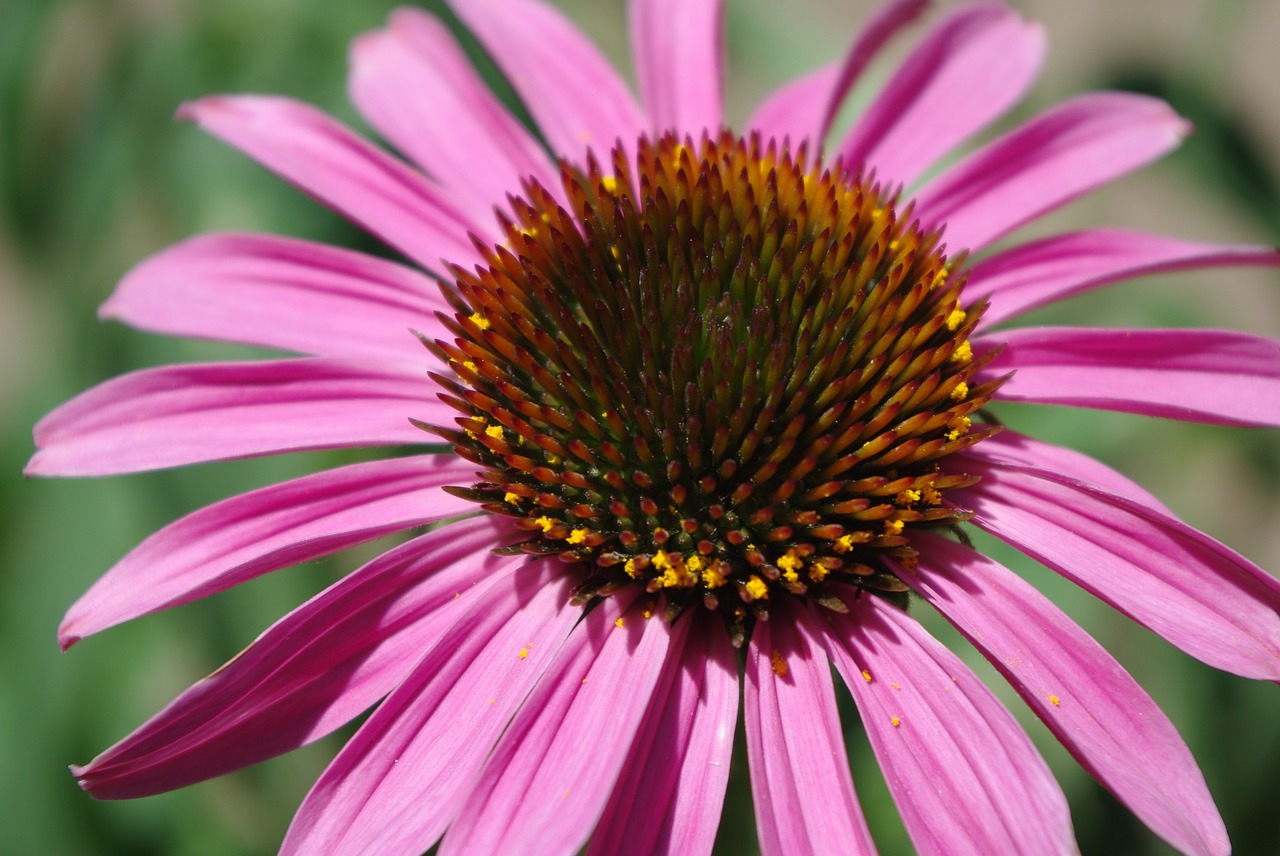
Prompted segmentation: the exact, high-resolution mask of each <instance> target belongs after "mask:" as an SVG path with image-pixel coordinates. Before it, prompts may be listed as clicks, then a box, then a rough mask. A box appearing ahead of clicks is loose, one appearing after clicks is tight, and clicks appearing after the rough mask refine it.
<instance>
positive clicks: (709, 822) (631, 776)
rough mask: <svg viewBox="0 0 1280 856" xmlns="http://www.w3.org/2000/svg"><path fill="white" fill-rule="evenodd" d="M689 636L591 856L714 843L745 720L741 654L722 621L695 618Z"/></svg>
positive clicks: (685, 849) (692, 852)
mask: <svg viewBox="0 0 1280 856" xmlns="http://www.w3.org/2000/svg"><path fill="white" fill-rule="evenodd" d="M688 621H689V620H688V619H686V623H688ZM688 633H689V638H688V640H687V641H686V642H685V647H684V652H683V654H682V656H680V657H672V656H668V657H667V662H666V665H665V666H664V667H663V668H664V674H663V678H662V683H661V684H660V687H659V690H658V691H657V692H655V693H654V697H653V701H652V702H651V704H650V707H649V712H648V713H647V714H646V715H645V719H644V724H643V725H641V727H640V733H639V735H637V737H636V741H635V743H634V744H633V745H632V747H631V754H630V756H629V757H628V758H627V763H626V766H625V767H624V768H623V770H622V775H621V776H619V777H618V783H617V784H616V785H615V786H614V789H613V794H612V795H611V796H610V797H609V804H608V805H607V806H606V807H605V810H604V815H603V816H602V817H601V818H600V823H599V824H597V826H596V831H595V834H594V835H592V837H591V845H590V847H589V849H588V853H589V854H591V856H626V854H635V856H644V854H649V853H680V854H687V856H697V854H700V853H702V854H706V853H710V852H711V848H712V845H713V844H715V839H716V830H717V829H718V828H719V825H720V810H721V807H722V806H723V804H724V792H725V788H726V787H727V786H728V783H729V761H730V759H731V757H732V755H733V732H734V729H735V727H736V726H737V719H738V657H737V654H736V653H735V652H734V650H733V646H732V645H731V644H730V643H729V634H728V633H727V632H725V629H724V624H723V623H722V622H719V621H696V622H693V626H692V627H690V628H689V630H688ZM637 806H643V810H640V811H637Z"/></svg>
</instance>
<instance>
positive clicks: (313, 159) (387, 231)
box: [178, 95, 497, 271]
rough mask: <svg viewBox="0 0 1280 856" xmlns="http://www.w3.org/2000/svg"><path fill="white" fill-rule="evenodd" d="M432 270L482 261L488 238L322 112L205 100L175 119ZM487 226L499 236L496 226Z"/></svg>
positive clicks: (425, 184)
mask: <svg viewBox="0 0 1280 856" xmlns="http://www.w3.org/2000/svg"><path fill="white" fill-rule="evenodd" d="M178 115H179V117H181V118H184V119H191V120H193V121H195V122H196V123H197V124H199V125H200V127H202V128H204V129H205V130H206V131H209V132H210V133H211V134H214V135H215V136H218V137H220V138H222V139H223V140H225V141H226V142H228V143H230V144H231V145H233V146H235V147H236V148H238V149H240V150H241V151H243V152H244V153H245V154H247V155H248V156H249V157H251V158H253V159H254V160H256V161H258V163H260V164H262V165H263V166H265V167H266V168H267V169H269V170H271V171H272V172H274V173H276V174H277V175H279V176H280V177H281V178H284V179H285V180H286V181H289V182H290V183H292V184H294V185H296V186H297V187H299V188H301V189H302V190H304V191H306V192H307V193H309V194H311V195H312V196H314V197H315V198H316V199H319V200H320V201H321V202H323V203H325V204H326V205H328V206H330V207H332V208H333V209H334V210H335V211H337V212H338V213H340V214H342V215H343V216H345V217H347V218H349V219H350V220H351V221H352V222H354V223H358V224H359V225H360V226H362V227H364V228H365V229H367V230H368V231H369V232H370V233H371V234H374V235H376V236H378V237H379V238H381V239H382V240H384V241H386V242H387V243H388V244H390V245H391V246H393V247H395V248H396V249H398V250H400V251H401V252H403V253H404V254H405V255H407V256H408V257H409V258H411V259H413V260H414V261H416V262H418V263H419V264H421V265H422V266H424V267H426V268H429V269H431V270H437V271H444V270H446V268H445V267H444V266H443V265H442V264H441V260H442V259H444V260H446V261H448V262H453V263H456V264H461V265H467V264H470V263H471V262H473V261H476V260H478V259H479V255H478V253H477V252H476V249H475V247H474V246H472V244H471V242H470V241H469V240H468V238H467V233H468V232H474V233H476V234H478V235H481V236H485V235H487V234H489V233H486V232H484V231H482V229H481V228H480V227H479V226H477V225H476V224H474V223H472V222H471V221H469V220H468V219H467V218H466V217H465V216H464V215H463V214H462V212H461V211H460V210H459V209H458V208H457V207H456V205H455V204H454V203H453V202H452V200H451V199H450V197H449V195H448V194H447V193H446V192H445V191H443V190H442V189H441V188H439V187H437V186H436V185H434V184H433V183H432V182H430V181H428V180H427V179H426V178H424V177H423V176H422V175H421V174H419V173H417V172H415V171H414V170H412V169H410V168H409V167H408V166H406V165H405V164H404V163H402V162H401V161H399V160H396V159H395V158H393V157H391V156H390V155H388V154H387V153H386V152H383V151H382V150H381V149H378V148H377V147H375V146H373V145H371V144H370V143H369V142H368V141H366V140H364V139H363V138H361V137H360V136H359V135H357V134H356V133H355V132H353V131H352V130H351V129H350V128H347V127H345V126H344V125H342V124H341V123H339V122H338V121H336V120H335V119H333V118H331V117H329V116H327V115H325V114H324V113H322V112H320V111H319V110H317V109H315V108H314V107H311V106H309V105H306V104H302V103H300V102H298V101H294V100H292V99H290V98H278V97H272V96H264V95H238V96H219V97H214V98H202V99H200V100H199V101H193V102H191V103H188V104H184V105H183V106H182V108H181V109H180V110H179V111H178ZM483 225H485V226H488V227H489V229H490V232H492V234H491V235H489V237H493V236H496V234H497V223H496V222H495V223H493V224H483Z"/></svg>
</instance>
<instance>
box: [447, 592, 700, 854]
mask: <svg viewBox="0 0 1280 856" xmlns="http://www.w3.org/2000/svg"><path fill="white" fill-rule="evenodd" d="M632 601H633V599H632V598H630V597H627V596H626V593H623V594H619V595H614V596H613V597H610V598H607V599H606V600H605V601H604V602H603V603H601V604H600V605H599V606H598V607H596V608H595V609H594V610H592V611H591V612H589V613H587V615H586V616H585V617H584V618H583V619H582V621H581V622H580V623H579V624H578V626H577V627H575V628H574V631H573V633H571V634H570V635H569V638H568V639H567V640H566V641H565V644H564V646H563V647H562V648H561V649H560V651H559V652H558V653H557V654H556V658H555V661H554V662H553V663H552V664H551V666H550V668H548V670H547V673H546V675H545V676H544V677H543V678H542V680H541V681H540V682H539V683H538V686H537V687H536V688H535V689H534V691H533V693H532V694H531V695H530V696H529V699H528V701H526V702H525V703H524V706H523V707H521V708H520V711H519V712H518V713H517V714H516V716H515V719H513V720H512V722H511V726H510V727H509V728H508V729H507V730H506V732H505V733H504V734H503V736H502V739H501V740H500V741H499V743H498V745H497V748H495V749H494V750H493V754H492V755H490V756H489V760H488V762H487V763H486V764H485V767H484V770H483V771H482V772H481V774H480V778H479V780H478V782H477V784H476V787H475V790H474V791H473V792H472V793H471V795H470V797H469V798H468V800H467V803H466V806H465V807H464V808H463V809H462V813H461V814H460V815H459V817H458V819H457V820H456V821H455V822H454V824H453V826H451V827H450V828H449V831H448V832H447V833H446V834H445V837H444V842H443V843H442V844H441V845H440V856H450V854H457V853H463V854H467V856H472V854H476V856H479V854H485V853H494V854H506V853H547V854H552V853H566V854H568V853H576V852H577V851H578V849H579V848H580V847H582V845H583V844H585V843H586V841H587V837H588V836H589V835H590V834H591V830H592V828H593V827H594V826H595V824H596V821H597V820H598V819H599V818H600V815H601V813H602V812H603V811H604V807H605V803H606V802H607V801H608V799H609V792H610V791H611V790H612V789H613V785H614V783H615V782H616V781H617V779H618V776H619V774H620V773H621V772H622V765H623V762H624V761H625V760H626V757H627V753H628V749H629V748H630V747H631V745H632V743H633V742H634V740H635V738H636V734H637V732H638V731H639V728H640V723H641V721H642V719H643V718H644V714H645V711H646V710H647V709H648V707H649V701H650V698H651V697H652V695H653V692H654V689H655V688H656V686H657V683H658V678H659V676H660V675H661V674H662V667H663V663H664V662H665V660H666V657H667V647H668V644H670V645H671V646H672V647H673V656H679V651H680V648H681V647H682V646H683V641H684V640H683V636H684V630H683V629H682V628H685V627H687V623H686V624H681V623H677V624H676V626H675V627H674V628H672V627H669V626H668V625H667V623H666V622H665V621H663V620H662V618H661V617H660V616H653V617H650V618H646V617H645V615H647V614H648V613H649V610H650V607H648V606H646V605H644V603H643V602H639V601H637V602H634V605H631V606H630V608H628V605H629V604H631V603H632ZM619 621H620V622H621V625H619V624H617V623H616V622H619Z"/></svg>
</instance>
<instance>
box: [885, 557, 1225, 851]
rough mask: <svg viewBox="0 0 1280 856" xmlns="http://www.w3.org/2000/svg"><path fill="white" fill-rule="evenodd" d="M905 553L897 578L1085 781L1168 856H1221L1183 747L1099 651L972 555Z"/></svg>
mask: <svg viewBox="0 0 1280 856" xmlns="http://www.w3.org/2000/svg"><path fill="white" fill-rule="evenodd" d="M912 543H913V545H914V546H917V547H918V548H919V549H920V553H921V556H920V562H919V566H918V567H917V568H915V569H914V570H913V571H900V572H899V573H898V576H900V577H901V578H902V579H903V581H904V582H906V583H908V584H909V585H911V587H912V588H914V589H915V590H916V591H917V592H919V593H920V594H921V595H922V596H923V597H924V598H925V599H926V600H928V601H929V603H931V604H932V605H933V606H934V607H936V608H937V609H938V611H939V612H941V613H942V615H943V616H944V617H945V618H946V619H947V620H948V621H950V622H951V623H952V624H954V625H955V626H956V628H957V629H958V630H959V631H960V632H961V633H963V634H964V635H965V638H967V639H968V640H969V641H970V642H972V643H973V644H974V645H975V646H976V647H977V648H978V650H979V651H981V652H982V653H983V655H984V656H985V657H986V658H987V659H988V660H990V661H991V663H992V665H994V666H995V667H996V668H997V669H999V670H1000V672H1001V674H1003V675H1004V676H1005V677H1006V678H1008V679H1009V682H1010V683H1011V684H1012V685H1013V687H1014V689H1016V690H1017V691H1018V693H1019V695H1021V696H1022V698H1023V699H1024V700H1025V701H1026V702H1027V704H1028V705H1030V706H1031V709H1032V710H1034V711H1035V713H1036V715H1037V716H1039V717H1040V719H1042V720H1043V721H1044V723H1045V724H1046V725H1048V726H1049V729H1050V730H1051V731H1053V733H1054V735H1055V736H1056V737H1057V738H1058V740H1060V741H1061V742H1062V744H1063V745H1064V746H1066V747H1067V749H1068V750H1069V751H1070V752H1071V754H1072V755H1074V756H1075V757H1076V759H1077V760H1079V761H1080V763H1081V765H1083V766H1084V768H1085V769H1086V770H1088V771H1089V772H1090V773H1091V774H1093V776H1094V777H1095V778H1096V779H1097V780H1098V781H1099V782H1101V783H1102V784H1103V785H1105V786H1106V787H1107V788H1108V789H1109V790H1110V791H1111V792H1112V793H1114V794H1115V795H1116V796H1117V797H1118V798H1119V799H1120V801H1121V802H1123V803H1124V804H1125V805H1127V806H1129V808H1130V809H1132V810H1133V812H1134V813H1135V814H1136V815H1138V817H1139V818H1141V819H1142V821H1143V822H1144V823H1146V824H1147V825H1148V826H1149V827H1151V829H1152V831H1153V832H1155V833H1156V834H1157V835H1159V836H1160V837H1162V838H1164V839H1165V840H1166V841H1168V842H1169V843H1170V844H1172V845H1173V846H1174V847H1175V848H1177V849H1178V850H1179V851H1181V852H1183V853H1196V854H1206V856H1207V854H1225V853H1228V852H1230V850H1231V845H1230V843H1229V842H1228V840H1227V831H1226V828H1225V827H1224V826H1223V823H1222V818H1221V817H1219V815H1218V810H1217V808H1216V807H1215V806H1214V804H1213V798H1212V797H1211V796H1210V795H1209V790H1208V788H1207V787H1206V786H1205V783H1204V776H1203V775H1201V773H1200V768H1199V767H1197V766H1196V762H1195V759H1194V758H1192V757H1191V752H1190V751H1189V750H1188V749H1187V745H1186V744H1185V743H1184V742H1183V741H1182V738H1181V737H1180V736H1179V735H1178V732H1177V730H1176V729H1175V728H1174V727H1173V724H1172V723H1171V722H1169V719H1168V718H1167V717H1166V716H1165V715H1164V712H1163V711H1161V710H1160V708H1159V707H1158V706H1157V705H1156V703H1155V702H1154V701H1152V700H1151V697H1150V696H1148V695H1147V694H1146V693H1145V692H1144V691H1143V690H1142V688H1141V687H1140V686H1138V683H1137V682H1136V681H1135V680H1134V679H1133V678H1132V677H1130V675H1129V673H1128V672H1126V671H1125V670H1124V667H1122V666H1121V665H1120V664H1119V663H1117V662H1116V661H1115V659H1114V658H1113V657H1112V656H1111V655H1110V654H1108V653H1107V651H1106V649H1104V648H1103V647H1102V646H1101V645H1099V644H1098V643H1097V642H1096V641H1094V639H1093V638H1092V637H1091V636H1089V634H1087V633H1085V632H1084V630H1082V629H1081V628H1080V627H1079V625H1077V624H1076V623H1075V622H1073V621H1072V620H1071V619H1070V618H1068V617H1067V616H1066V614H1064V613H1063V612H1062V611H1061V610H1060V609H1058V608H1057V607H1056V606H1054V605H1053V604H1052V603H1050V602H1049V601H1048V600H1047V599H1046V598H1045V597H1044V596H1043V595H1041V594H1040V593H1039V592H1038V591H1036V590H1035V589H1034V588H1032V587H1031V586H1030V585H1029V584H1028V583H1026V582H1025V581H1023V580H1022V579H1021V578H1019V577H1018V576H1016V575H1015V574H1013V573H1012V572H1010V571H1009V570H1007V569H1006V568H1004V567H1003V566H1001V565H999V564H997V563H996V562H993V561H991V560H990V559H988V558H986V557H985V556H983V555H982V554H980V553H977V552H975V551H973V550H970V549H969V548H967V547H964V546H962V545H960V544H957V543H955V542H953V541H948V540H946V539H944V538H939V537H937V536H935V535H929V534H925V535H923V536H921V537H919V538H917V539H916V540H915V541H913V542H912Z"/></svg>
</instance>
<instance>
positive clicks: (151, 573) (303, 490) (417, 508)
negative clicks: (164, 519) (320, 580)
mask: <svg viewBox="0 0 1280 856" xmlns="http://www.w3.org/2000/svg"><path fill="white" fill-rule="evenodd" d="M474 471H475V466H474V465H473V464H469V463H467V462H465V461H461V460H459V459H457V458H453V457H451V456H450V457H437V456H430V457H427V456H422V455H415V456H413V457H408V458H393V459H391V460H387V461H374V462H373V463H368V464H355V465H352V466H348V467H341V468H339V469H336V470H329V471H328V472H323V473H317V474H316V475H311V476H306V477H304V478H300V479H296V480H294V481H290V482H285V483H283V484H278V485H272V486H270V487H265V488H262V489H261V490H255V491H253V492H251V493H246V494H241V495H240V496H235V497H232V498H231V499H227V500H223V501H222V502H219V503H217V504H215V505H210V506H208V507H207V508H202V509H200V510H199V511H196V512H194V513H193V514H189V515H187V516H186V517H184V518H182V519H181V520H178V521H177V522H175V523H172V524H170V525H168V526H166V527H165V528H164V529H161V530H160V531H159V532H157V533H155V534H154V535H152V536H151V537H150V538H148V539H147V540H145V541H143V542H142V543H141V544H139V545H138V546H137V547H135V548H134V549H133V550H132V551H131V552H130V553H129V554H128V555H127V556H125V557H124V558H123V559H121V560H120V561H119V562H118V563H117V564H116V565H115V567H113V568H112V569H111V570H109V571H107V573H106V574H104V575H103V576H102V577H101V578H99V579H98V581H97V582H96V583H94V584H93V586H92V587H91V588H90V589H89V590H88V591H87V592H85V594H84V596H83V597H81V598H80V599H79V600H78V601H76V602H75V604H74V605H73V606H72V607H71V609H70V610H68V612H67V617H66V618H65V619H63V622H62V626H61V627H60V628H59V629H58V641H59V644H61V645H62V647H63V648H64V649H66V648H69V647H70V646H71V645H72V644H74V643H75V642H78V641H79V640H80V639H83V638H84V637H86V636H89V635H92V634H94V633H97V632H99V631H101V630H105V629H106V628H108V627H112V626H114V625H116V624H120V623H122V622H124V621H128V620H129V619H132V618H137V617H138V616H140V615H146V614H148V613H151V612H156V611H157V610H161V609H167V608H169V607H172V606H177V605H179V604H183V603H187V602H189V601H192V600H196V599H198V598H202V597H208V596H209V595H211V594H214V593H216V592H220V591H223V590H224V589H228V588H231V587H232V586H236V585H239V584H240V583H242V582H245V581H246V580H250V579H253V578H254V577H257V576H260V575H262V574H265V573H267V572H269V571H274V570H277V569H279V568H284V567H288V566H289V565H296V564H298V563H300V562H306V561H310V560H311V559H316V558H319V557H321V556H325V555H328V554H330V553H334V552H337V551H338V550H345V549H346V548H348V547H351V546H354V545H356V544H360V543H363V542H365V541H370V540H372V539H374V538H380V537H382V536H383V535H389V534H391V533H393V532H401V531H403V530H405V529H410V528H412V527H414V526H420V525H422V524H424V523H430V522H433V521H436V520H441V519H443V518H446V517H451V516H454V515H457V514H461V513H464V512H467V511H471V510H473V509H474V508H475V504H474V503H471V502H467V501H466V500H462V499H458V498H457V497H454V496H450V495H449V494H447V493H445V492H444V491H442V490H440V488H441V487H442V486H443V485H448V484H466V483H468V482H470V481H474V480H475V476H474Z"/></svg>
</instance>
